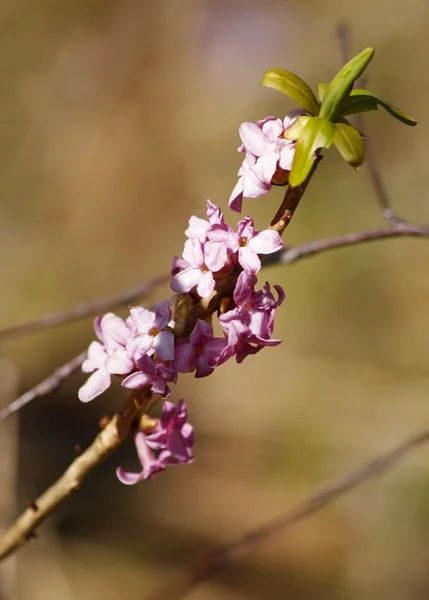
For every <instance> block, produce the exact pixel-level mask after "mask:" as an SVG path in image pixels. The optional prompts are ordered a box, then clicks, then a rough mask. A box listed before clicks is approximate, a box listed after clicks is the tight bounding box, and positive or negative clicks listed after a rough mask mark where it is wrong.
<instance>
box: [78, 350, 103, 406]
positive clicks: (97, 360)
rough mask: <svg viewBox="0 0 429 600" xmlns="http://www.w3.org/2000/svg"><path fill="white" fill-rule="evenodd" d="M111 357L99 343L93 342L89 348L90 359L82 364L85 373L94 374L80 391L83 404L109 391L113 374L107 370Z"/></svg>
mask: <svg viewBox="0 0 429 600" xmlns="http://www.w3.org/2000/svg"><path fill="white" fill-rule="evenodd" d="M108 360H109V357H108V356H107V353H106V351H105V349H104V347H103V345H102V344H100V343H99V342H92V343H91V344H90V346H89V348H88V358H87V359H86V360H85V361H84V362H83V364H82V371H83V372H84V373H92V372H93V373H92V375H91V376H90V377H89V378H88V380H87V381H86V383H84V385H83V386H82V387H81V388H80V389H79V392H78V397H79V400H81V402H89V401H90V400H93V399H94V398H96V397H97V396H99V395H100V394H102V393H103V392H105V391H106V390H107V388H108V387H109V386H110V383H111V374H110V373H109V371H108V370H107V361H108Z"/></svg>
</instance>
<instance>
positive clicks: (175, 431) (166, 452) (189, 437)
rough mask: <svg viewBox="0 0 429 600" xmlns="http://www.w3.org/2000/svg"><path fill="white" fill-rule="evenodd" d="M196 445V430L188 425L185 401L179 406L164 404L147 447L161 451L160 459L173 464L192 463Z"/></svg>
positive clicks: (180, 402)
mask: <svg viewBox="0 0 429 600" xmlns="http://www.w3.org/2000/svg"><path fill="white" fill-rule="evenodd" d="M194 443H195V436H194V429H193V427H192V425H191V424H190V423H188V409H187V407H186V404H185V402H184V400H180V401H179V402H178V403H177V405H176V404H173V403H172V402H168V401H166V402H164V405H163V407H162V414H161V418H160V420H159V423H158V427H157V430H156V431H155V432H154V433H151V434H149V435H148V436H147V445H148V446H149V447H150V448H152V450H159V451H160V457H161V456H162V458H163V460H164V461H165V460H167V461H168V464H172V463H176V462H179V463H187V462H191V461H192V460H193V456H192V447H193V445H194Z"/></svg>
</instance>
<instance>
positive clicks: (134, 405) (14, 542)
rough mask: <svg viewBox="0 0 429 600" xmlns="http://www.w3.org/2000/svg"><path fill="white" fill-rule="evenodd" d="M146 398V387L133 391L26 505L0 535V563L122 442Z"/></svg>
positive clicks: (146, 401)
mask: <svg viewBox="0 0 429 600" xmlns="http://www.w3.org/2000/svg"><path fill="white" fill-rule="evenodd" d="M150 397H151V392H150V389H149V388H144V389H143V390H137V391H133V392H132V393H131V395H130V396H129V397H128V399H127V401H126V402H125V404H124V405H123V407H122V409H121V410H120V411H119V412H117V413H116V414H115V415H114V417H113V418H112V419H111V420H110V421H109V423H108V424H107V425H106V427H105V428H104V429H103V430H102V431H101V432H100V433H99V434H98V435H97V437H96V438H95V440H94V441H93V442H92V444H91V445H90V446H89V447H88V448H87V449H86V450H85V451H84V452H83V453H82V454H81V455H80V456H78V457H77V458H76V459H75V460H74V461H73V462H72V464H71V465H70V466H69V467H68V469H67V470H66V471H65V472H64V473H63V475H61V477H60V478H59V479H57V481H56V482H55V483H54V484H52V485H51V487H49V488H48V489H47V490H46V491H45V492H43V494H42V495H41V496H39V498H37V499H36V500H34V501H32V502H31V503H30V504H29V505H28V508H27V509H26V510H25V511H24V512H23V513H22V514H21V516H19V517H18V519H17V520H16V521H15V522H14V523H13V525H11V526H10V527H9V529H7V530H6V531H5V532H4V533H3V534H2V535H0V560H1V559H3V558H5V557H7V556H8V555H9V554H11V553H12V552H13V551H14V550H16V549H17V548H18V547H19V546H21V545H22V544H24V543H25V542H27V541H29V540H30V539H31V538H32V536H33V533H34V531H35V529H36V528H37V526H38V525H40V523H41V522H42V521H44V520H45V519H46V517H47V516H48V515H50V514H51V512H52V511H53V510H54V509H55V508H56V507H57V506H58V505H59V504H60V503H61V502H62V501H63V500H65V499H66V498H67V497H68V496H70V495H71V493H72V492H74V491H76V490H77V489H79V487H80V485H81V484H82V482H83V481H84V479H85V478H86V476H87V475H88V474H89V473H90V472H91V471H92V470H93V469H94V468H95V467H97V466H98V465H99V464H100V463H101V462H103V461H104V460H105V459H106V458H107V457H108V456H109V455H110V454H111V453H112V452H114V451H115V450H116V449H117V448H118V447H119V446H120V445H121V444H122V442H124V440H125V439H126V438H127V437H128V434H129V433H130V429H131V426H132V423H133V421H134V419H135V418H136V417H137V416H138V415H139V413H140V412H141V410H142V409H143V408H144V406H145V405H146V404H147V403H148V401H149V400H150Z"/></svg>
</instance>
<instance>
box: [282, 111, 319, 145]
mask: <svg viewBox="0 0 429 600" xmlns="http://www.w3.org/2000/svg"><path fill="white" fill-rule="evenodd" d="M312 118H313V117H310V116H308V115H302V116H301V117H298V118H297V119H296V121H294V122H293V123H292V125H291V126H290V127H288V128H287V129H286V131H285V132H284V133H283V137H284V138H285V139H286V140H290V141H292V142H295V141H296V140H297V139H298V138H299V136H300V135H301V131H302V130H303V129H304V127H305V126H306V125H307V123H308V121H309V120H310V119H312Z"/></svg>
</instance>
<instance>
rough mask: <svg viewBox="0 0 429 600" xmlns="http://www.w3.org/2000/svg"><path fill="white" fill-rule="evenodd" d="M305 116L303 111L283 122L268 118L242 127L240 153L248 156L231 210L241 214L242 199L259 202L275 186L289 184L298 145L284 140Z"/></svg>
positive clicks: (244, 124) (231, 200)
mask: <svg viewBox="0 0 429 600" xmlns="http://www.w3.org/2000/svg"><path fill="white" fill-rule="evenodd" d="M303 114H306V113H305V111H304V110H302V109H295V110H293V111H291V112H290V113H289V114H288V115H287V116H286V117H285V118H284V119H283V121H282V120H281V119H279V118H277V117H266V118H265V119H262V120H261V121H258V122H257V123H242V124H241V125H240V129H239V133H240V137H241V141H242V142H243V143H242V145H241V146H240V147H239V148H238V152H245V153H246V156H245V159H244V160H243V164H242V165H241V168H240V170H239V172H238V176H239V179H238V181H237V184H236V186H235V187H234V189H233V190H232V193H231V196H230V198H229V207H230V209H231V210H233V211H235V212H241V204H242V200H243V196H246V197H247V198H259V197H260V196H263V195H264V194H266V193H267V192H269V191H270V189H271V186H272V185H285V184H287V182H288V177H289V172H290V170H291V168H292V161H293V157H294V153H295V142H291V141H289V140H287V139H285V137H284V134H285V131H286V129H288V128H289V127H290V126H291V125H292V124H293V123H294V122H295V121H296V119H297V118H298V117H299V116H301V115H303Z"/></svg>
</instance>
